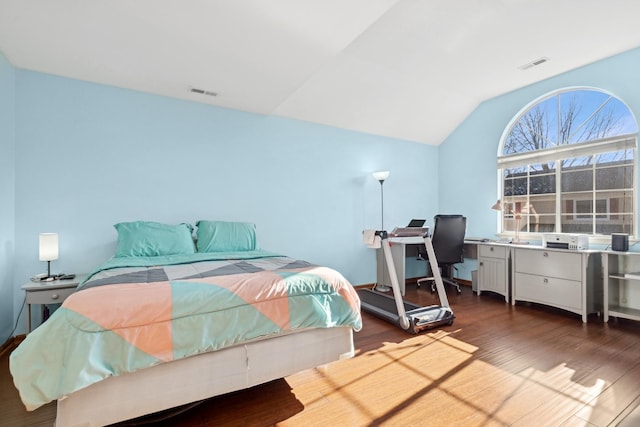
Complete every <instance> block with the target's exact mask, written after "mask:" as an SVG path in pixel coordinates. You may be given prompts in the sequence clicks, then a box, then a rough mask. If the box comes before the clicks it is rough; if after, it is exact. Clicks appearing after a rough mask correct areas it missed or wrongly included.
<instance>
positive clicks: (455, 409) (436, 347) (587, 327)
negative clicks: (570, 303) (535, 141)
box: [0, 285, 640, 427]
mask: <svg viewBox="0 0 640 427" xmlns="http://www.w3.org/2000/svg"><path fill="white" fill-rule="evenodd" d="M449 298H450V302H451V305H452V308H453V310H454V313H455V315H456V320H455V322H454V324H453V326H450V327H446V328H442V329H438V330H433V331H429V332H427V333H423V334H421V335H416V336H412V335H408V334H406V333H405V332H403V331H401V330H400V329H398V328H395V327H393V326H391V325H390V324H387V323H385V322H382V321H380V320H378V319H376V318H374V317H371V316H368V315H366V314H365V315H364V328H363V330H362V331H361V332H358V333H356V334H355V344H356V351H357V355H356V357H354V358H353V359H349V360H344V361H340V362H335V363H331V364H329V365H325V366H322V367H319V368H317V369H313V370H308V371H304V372H301V373H299V374H296V375H293V376H290V377H287V378H286V379H282V380H277V381H273V382H270V383H268V384H264V385H262V386H258V387H254V388H252V389H250V390H244V391H241V392H236V393H231V394H228V395H225V396H219V397H217V398H213V399H209V400H207V401H205V402H203V403H200V404H199V405H197V406H195V407H193V408H190V409H189V410H186V411H184V412H182V413H180V414H178V415H174V416H172V417H171V418H169V419H165V420H162V419H161V418H162V417H164V416H167V415H168V414H159V415H156V416H155V417H154V418H153V420H155V421H154V422H153V423H152V424H149V421H150V420H149V419H147V420H144V421H145V422H146V423H147V425H153V426H187V427H189V426H222V425H224V426H227V425H229V426H272V425H279V426H313V425H322V426H329V425H330V426H367V425H368V426H376V425H385V426H386V425H389V426H411V425H414V426H441V425H447V426H451V425H453V426H567V427H572V426H611V425H619V426H625V427H629V426H638V425H640V323H638V322H631V321H623V320H620V321H612V322H610V323H609V324H604V323H603V322H602V320H601V319H600V318H599V317H597V316H596V315H592V316H590V317H589V322H588V323H587V324H583V323H582V322H581V320H580V318H579V316H577V315H574V314H571V313H567V312H563V311H560V310H554V309H549V308H544V307H541V306H536V305H529V304H517V305H516V306H515V307H513V306H511V305H508V304H506V303H505V302H504V299H503V298H502V297H499V296H496V295H490V294H483V295H482V296H477V295H475V294H473V293H472V292H471V290H470V289H469V288H468V287H466V288H464V291H463V294H462V295H460V296H458V295H455V293H454V292H449ZM407 299H408V300H410V301H413V302H417V303H419V304H423V305H429V304H434V303H436V299H435V297H434V296H433V295H432V294H431V293H430V292H429V291H428V290H424V289H416V287H415V285H413V286H411V285H410V286H409V287H408V289H407ZM1 363H2V365H1V366H0V425H2V426H7V427H9V426H11V427H13V426H51V425H52V424H53V421H54V418H55V406H53V405H47V406H46V407H43V408H40V409H38V410H37V411H34V412H32V413H27V412H26V411H25V410H24V409H23V407H22V405H21V403H20V401H19V399H18V395H17V392H16V391H15V389H14V388H13V385H12V382H11V378H10V376H9V374H8V368H7V365H8V363H7V356H6V355H5V356H3V357H2V360H1ZM141 422H142V421H139V422H138V421H137V422H130V423H123V424H121V426H124V425H140V423H141Z"/></svg>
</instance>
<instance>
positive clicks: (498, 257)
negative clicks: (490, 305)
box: [478, 244, 511, 302]
mask: <svg viewBox="0 0 640 427" xmlns="http://www.w3.org/2000/svg"><path fill="white" fill-rule="evenodd" d="M510 252H511V251H510V248H509V247H508V246H506V245H499V244H479V245H478V295H480V294H482V292H484V291H491V292H496V293H498V294H500V295H502V296H504V299H505V301H506V302H509V254H510Z"/></svg>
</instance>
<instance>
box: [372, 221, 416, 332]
mask: <svg viewBox="0 0 640 427" xmlns="http://www.w3.org/2000/svg"><path fill="white" fill-rule="evenodd" d="M376 235H377V236H380V243H381V245H382V251H383V252H384V259H385V261H386V263H387V268H388V269H389V278H390V279H391V288H392V289H393V299H394V300H395V302H396V310H398V321H399V322H400V327H401V328H402V329H405V330H408V329H409V328H410V327H411V323H410V322H409V318H408V317H407V312H406V311H405V309H404V301H402V295H401V294H400V285H399V284H398V273H397V272H396V266H395V264H394V263H393V257H392V255H391V247H390V246H389V239H388V237H389V236H388V234H387V232H386V231H384V230H381V231H376Z"/></svg>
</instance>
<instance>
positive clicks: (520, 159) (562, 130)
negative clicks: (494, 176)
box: [498, 88, 638, 235]
mask: <svg viewBox="0 0 640 427" xmlns="http://www.w3.org/2000/svg"><path fill="white" fill-rule="evenodd" d="M637 134H638V127H637V123H636V120H635V118H634V116H633V114H632V113H631V111H630V110H629V108H628V107H627V106H626V105H625V104H624V103H623V102H622V101H620V100H619V99H618V98H616V97H615V96H613V95H611V94H609V93H606V92H604V91H601V90H598V89H592V88H570V89H563V90H560V91H556V92H553V93H551V94H548V95H546V96H544V97H542V98H540V99H538V100H536V101H534V102H533V103H532V104H530V105H529V106H527V107H525V108H524V109H523V110H522V111H521V113H520V114H518V115H517V116H516V117H515V118H514V120H512V122H511V124H510V125H509V127H508V128H507V129H506V130H505V133H504V135H503V138H502V141H501V144H500V151H499V155H498V170H499V171H500V176H501V177H502V186H501V189H502V196H501V198H502V208H503V211H502V221H501V230H499V231H500V232H502V233H509V232H515V228H516V224H517V226H518V227H519V228H520V233H527V232H529V233H536V232H563V233H583V234H605V235H606V234H611V233H628V234H631V235H634V234H635V229H636V227H635V224H636V196H635V194H636V165H637V161H636V159H637V151H636V150H637Z"/></svg>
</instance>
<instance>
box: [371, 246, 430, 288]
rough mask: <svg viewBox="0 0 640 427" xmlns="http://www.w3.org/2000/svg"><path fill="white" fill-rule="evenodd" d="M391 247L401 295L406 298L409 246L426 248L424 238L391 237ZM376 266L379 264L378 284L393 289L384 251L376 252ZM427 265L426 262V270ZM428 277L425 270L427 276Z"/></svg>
mask: <svg viewBox="0 0 640 427" xmlns="http://www.w3.org/2000/svg"><path fill="white" fill-rule="evenodd" d="M389 245H390V246H391V257H392V258H393V264H394V265H395V267H396V272H397V273H398V284H399V285H400V293H401V294H402V295H403V296H404V291H405V281H406V270H405V267H406V261H405V259H406V256H407V246H409V245H422V246H424V238H423V237H422V236H411V237H389ZM376 257H377V258H376V264H377V267H378V268H377V270H378V271H377V281H376V283H378V284H380V285H384V286H389V287H391V279H390V278H389V272H388V271H387V267H386V265H385V262H384V254H383V253H382V249H378V250H377V251H376ZM426 268H427V263H426V262H425V269H426ZM426 275H427V273H426V270H425V276H426Z"/></svg>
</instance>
